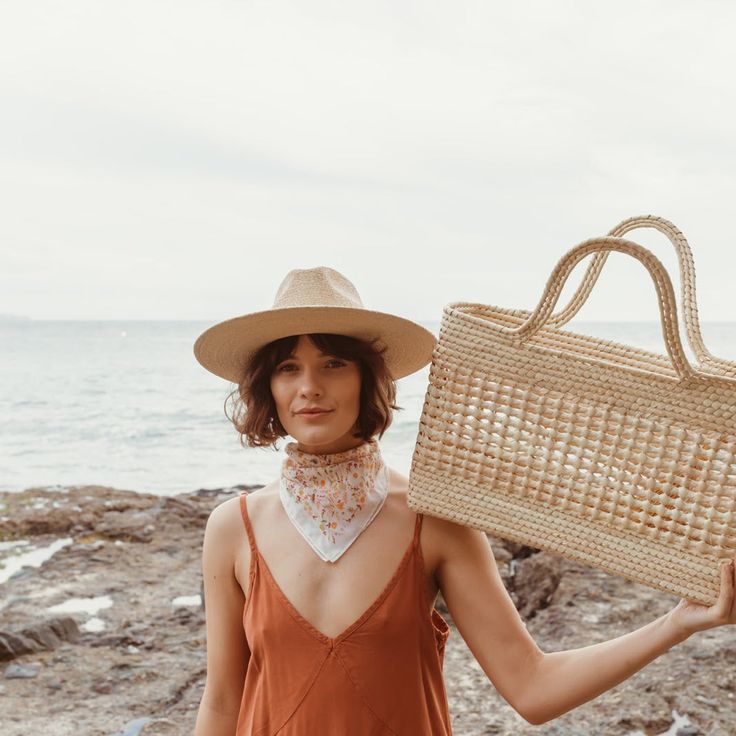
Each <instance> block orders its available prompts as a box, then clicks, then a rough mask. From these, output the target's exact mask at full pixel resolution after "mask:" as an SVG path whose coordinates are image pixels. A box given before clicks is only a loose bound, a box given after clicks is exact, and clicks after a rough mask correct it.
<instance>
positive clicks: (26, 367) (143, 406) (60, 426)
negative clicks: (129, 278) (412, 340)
mask: <svg viewBox="0 0 736 736" xmlns="http://www.w3.org/2000/svg"><path fill="white" fill-rule="evenodd" d="M211 324H212V322H211V321H202V322H199V321H197V322H184V321H181V322H177V321H160V322H159V321H123V320H120V321H52V320H48V321H46V320H1V321H0V337H1V339H2V345H3V357H2V362H1V363H0V407H2V415H3V416H4V417H5V418H4V419H3V420H2V421H1V422H0V490H3V491H21V490H23V489H25V488H29V487H38V486H45V487H52V488H58V487H63V486H73V485H87V484H90V485H91V484H94V485H105V486H114V487H116V488H121V489H128V490H133V491H144V492H148V493H154V494H158V495H171V494H176V493H181V492H185V491H192V490H196V489H199V488H229V487H232V486H235V485H241V484H243V485H250V484H259V485H260V484H264V483H267V482H269V481H270V480H272V479H273V478H275V477H277V476H278V473H279V468H280V464H281V460H282V458H283V451H282V448H283V446H284V444H285V443H286V442H287V441H289V439H290V438H286V439H284V440H281V441H280V443H279V450H278V451H274V450H272V449H263V448H243V447H241V445H240V444H239V440H238V435H237V433H236V432H235V430H234V428H233V427H232V425H231V424H230V422H229V421H228V419H227V418H226V416H225V413H224V410H223V404H224V401H225V398H226V396H227V395H228V393H229V392H230V390H231V388H232V386H231V384H229V383H228V382H227V381H224V380H223V379H220V378H218V377H217V376H213V375H211V374H210V373H208V372H207V371H206V370H205V369H204V368H202V367H201V366H200V365H199V363H198V362H197V361H196V360H195V358H194V354H193V352H192V346H193V343H194V341H195V339H196V338H197V336H198V335H199V334H201V332H203V331H204V330H205V329H206V328H207V327H209V326H210V325H211ZM422 324H423V325H424V326H425V327H427V328H428V329H430V330H431V331H432V332H434V334H438V331H439V320H437V321H436V322H423V323H422ZM567 329H570V330H573V331H576V332H583V333H585V334H588V335H594V336H596V337H602V338H605V339H609V340H615V341H618V342H625V343H628V344H632V345H636V346H639V347H643V348H645V349H647V350H652V351H655V352H659V353H663V354H664V353H665V350H664V343H663V341H662V336H661V328H660V325H659V322H636V323H612V322H598V323H592V322H582V321H580V322H578V321H576V320H573V321H571V322H570V323H569V324H568V325H567ZM701 329H702V332H703V339H704V341H705V344H706V346H707V347H708V349H709V350H710V351H711V352H712V353H714V354H715V355H717V356H719V357H724V358H730V359H733V360H736V323H733V322H728V323H724V322H720V323H715V322H712V323H708V322H706V323H703V325H702V328H701ZM686 352H687V354H688V357H689V358H690V359H691V360H693V356H692V353H691V352H690V350H689V348H687V347H686ZM693 362H694V361H693ZM428 372H429V368H428V367H427V368H425V369H423V370H421V371H419V372H417V373H415V374H414V375H412V376H408V377H407V378H404V379H401V380H400V381H399V382H398V403H399V405H400V406H402V407H404V410H403V411H401V412H396V413H395V414H394V420H393V424H392V425H391V427H390V428H389V430H388V431H387V432H386V434H385V435H384V437H383V438H382V440H381V449H382V453H383V456H384V458H385V460H386V462H387V463H388V464H389V465H390V466H392V467H394V468H396V469H397V470H398V471H400V472H402V473H404V474H406V475H408V473H409V468H410V466H411V456H412V451H413V449H414V443H415V440H416V433H417V427H418V423H419V417H420V415H421V411H422V405H423V402H424V394H425V390H426V385H427V376H428Z"/></svg>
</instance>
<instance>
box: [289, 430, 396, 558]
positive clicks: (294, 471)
mask: <svg viewBox="0 0 736 736" xmlns="http://www.w3.org/2000/svg"><path fill="white" fill-rule="evenodd" d="M285 451H286V458H285V459H284V461H283V463H282V466H281V481H280V487H279V496H280V498H281V503H282V505H283V507H284V510H285V511H286V513H287V515H288V517H289V519H290V520H291V522H292V523H293V524H294V526H295V527H296V529H297V530H298V531H299V533H300V534H301V535H302V536H303V537H304V539H306V541H307V542H308V543H309V545H310V546H311V547H312V549H313V550H314V551H315V552H316V553H317V554H318V555H319V556H320V557H321V558H322V559H323V560H326V561H327V562H335V560H337V559H338V558H339V557H340V556H341V555H342V554H343V552H345V550H346V549H348V547H350V545H351V544H352V543H353V542H354V541H355V540H356V539H357V538H358V536H359V535H360V533H361V532H362V531H363V530H364V529H366V528H367V526H368V525H369V524H370V523H371V521H373V519H374V518H375V516H376V514H377V513H378V512H379V511H380V510H381V507H382V506H383V503H384V501H385V500H386V496H387V495H388V467H387V466H386V465H385V463H384V462H383V458H382V457H381V451H380V449H379V447H378V442H376V440H370V441H368V442H365V443H363V444H362V445H358V446H357V447H353V448H351V449H350V450H346V451H344V452H335V453H330V454H326V455H316V454H312V453H309V452H304V451H302V450H298V449H297V444H296V442H289V443H288V444H287V445H286V448H285Z"/></svg>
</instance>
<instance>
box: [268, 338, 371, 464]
mask: <svg viewBox="0 0 736 736" xmlns="http://www.w3.org/2000/svg"><path fill="white" fill-rule="evenodd" d="M271 394H272V395H273V398H274V402H275V403H276V411H277V413H278V417H279V421H280V422H281V424H282V426H283V427H284V429H285V430H286V432H287V433H288V434H289V435H291V436H292V437H293V438H294V439H295V440H296V442H297V447H298V448H299V449H300V450H303V451H304V452H311V453H315V454H326V453H332V452H344V451H345V450H348V449H350V448H352V447H357V446H358V445H360V444H362V443H363V440H362V439H361V438H359V437H353V436H352V432H354V431H355V427H356V422H357V420H358V414H359V412H360V367H359V366H358V364H357V363H355V362H353V361H348V360H345V359H343V358H337V357H335V356H334V355H323V354H322V353H321V351H320V349H319V348H318V347H317V346H316V345H314V343H313V342H312V341H311V340H310V339H309V338H308V337H307V336H306V335H300V336H299V341H298V342H297V344H296V346H295V348H294V352H293V353H292V355H291V357H289V358H287V359H286V360H284V361H282V362H281V363H279V364H278V365H277V366H276V367H275V369H274V372H273V374H272V376H271ZM309 407H315V408H319V409H322V410H324V411H323V412H322V413H317V414H305V413H299V412H301V411H302V410H303V409H306V408H309Z"/></svg>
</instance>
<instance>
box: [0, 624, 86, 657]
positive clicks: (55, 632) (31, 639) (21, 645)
mask: <svg viewBox="0 0 736 736" xmlns="http://www.w3.org/2000/svg"><path fill="white" fill-rule="evenodd" d="M78 638H79V627H78V626H77V622H76V621H75V620H74V619H73V618H71V617H70V616H57V617H55V618H51V619H45V620H42V621H35V622H33V623H32V624H30V625H28V626H25V627H23V628H22V629H21V630H20V631H0V662H2V661H8V660H10V659H15V658H16V657H20V656H22V655H23V654H29V653H32V652H41V651H46V650H49V649H55V648H56V647H57V646H59V644H61V643H62V642H65V641H71V642H73V641H76V640H77V639H78Z"/></svg>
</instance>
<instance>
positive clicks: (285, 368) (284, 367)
mask: <svg viewBox="0 0 736 736" xmlns="http://www.w3.org/2000/svg"><path fill="white" fill-rule="evenodd" d="M289 368H296V366H295V365H294V363H285V364H284V365H280V366H279V367H278V368H276V371H277V372H278V373H285V372H288V371H289Z"/></svg>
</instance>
